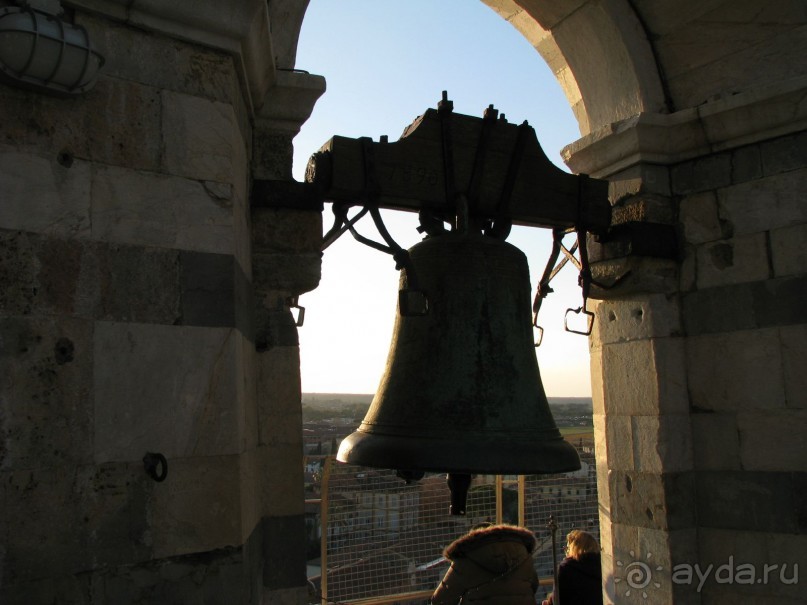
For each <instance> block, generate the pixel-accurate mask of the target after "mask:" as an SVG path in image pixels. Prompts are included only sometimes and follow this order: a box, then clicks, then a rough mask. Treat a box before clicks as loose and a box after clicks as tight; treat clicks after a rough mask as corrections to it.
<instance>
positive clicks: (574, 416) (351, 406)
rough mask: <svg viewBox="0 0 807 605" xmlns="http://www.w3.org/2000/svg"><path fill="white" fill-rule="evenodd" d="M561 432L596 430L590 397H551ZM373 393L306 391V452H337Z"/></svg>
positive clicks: (304, 439)
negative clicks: (594, 428)
mask: <svg viewBox="0 0 807 605" xmlns="http://www.w3.org/2000/svg"><path fill="white" fill-rule="evenodd" d="M547 399H548V401H549V407H550V409H551V410H552V416H553V417H554V418H555V424H557V426H558V428H560V429H561V432H564V433H566V432H574V433H580V432H586V429H591V430H593V426H594V424H593V419H592V402H591V397H548V398H547ZM372 400H373V395H370V394H354V393H303V396H302V404H303V443H304V446H305V453H306V454H307V455H329V454H335V453H336V449H337V448H338V447H339V443H340V442H341V440H342V439H344V438H345V437H347V436H348V435H349V434H350V433H352V432H353V431H354V430H356V429H357V428H358V426H359V424H361V421H362V419H363V418H364V415H365V414H366V412H367V408H369V407H370V403H371V402H372Z"/></svg>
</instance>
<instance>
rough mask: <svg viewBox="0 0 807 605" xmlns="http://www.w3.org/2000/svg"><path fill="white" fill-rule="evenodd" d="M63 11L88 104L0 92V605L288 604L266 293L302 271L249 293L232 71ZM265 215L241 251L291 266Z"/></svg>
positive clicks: (290, 516)
mask: <svg viewBox="0 0 807 605" xmlns="http://www.w3.org/2000/svg"><path fill="white" fill-rule="evenodd" d="M76 19H77V20H78V21H79V22H80V23H81V24H82V25H83V26H84V27H86V28H87V30H88V31H89V33H90V36H91V38H92V39H93V42H94V44H95V46H96V47H97V48H98V50H99V51H100V52H101V53H102V54H103V55H104V56H105V57H106V64H105V67H104V71H103V73H102V76H101V77H100V78H99V80H98V82H97V84H96V85H95V87H94V88H93V89H92V90H91V91H89V92H88V93H86V94H84V95H82V96H78V97H75V98H57V97H52V96H48V95H45V94H39V93H34V92H29V91H25V90H21V89H17V88H12V87H9V86H0V109H1V110H2V113H3V115H5V116H14V119H7V120H4V121H3V124H2V126H0V182H2V190H3V199H2V203H0V278H1V279H2V284H3V287H2V289H0V376H2V377H3V379H2V383H0V504H2V510H3V514H2V515H0V602H2V603H4V604H6V603H8V604H9V605H11V604H15V603H25V604H30V605H35V604H37V603H52V602H57V601H58V602H70V603H116V604H125V603H135V602H136V603H169V602H183V603H191V602H205V603H261V602H263V603H270V602H283V603H297V602H300V600H301V599H304V597H305V592H306V588H305V576H304V573H305V571H304V570H305V567H304V558H303V555H304V552H303V545H302V536H303V510H302V507H303V498H302V465H301V464H300V451H301V430H300V417H299V415H300V406H299V401H300V394H299V388H300V387H299V353H298V349H297V341H296V327H295V326H294V323H293V321H292V319H291V314H290V312H289V309H288V304H287V302H286V301H287V299H288V297H289V296H293V295H294V294H297V293H299V292H302V291H306V290H308V289H311V288H313V287H314V286H316V283H317V281H318V264H316V266H314V265H311V267H312V268H311V269H310V271H309V279H308V281H306V280H302V279H296V278H292V279H288V277H289V275H294V272H293V270H290V269H287V270H286V271H285V274H284V275H285V276H286V277H285V281H283V280H282V279H280V278H279V277H278V276H277V275H275V272H273V271H272V270H271V268H270V269H267V268H266V266H265V264H264V263H258V265H259V268H260V269H261V271H262V277H261V280H260V284H259V285H260V287H259V288H256V286H255V284H253V259H252V240H253V227H252V222H253V221H252V217H251V210H250V203H249V187H250V178H251V170H252V167H251V161H252V160H251V158H252V155H253V154H252V145H253V125H252V123H251V118H250V117H249V113H250V109H249V107H248V100H247V99H246V98H245V91H244V89H243V82H242V81H241V80H240V73H239V69H240V67H239V65H238V61H237V59H236V58H235V57H233V56H232V55H231V54H228V53H225V52H221V51H216V50H212V49H210V48H206V47H204V46H199V45H195V44H192V43H189V42H183V41H181V40H179V39H178V38H174V37H170V36H164V35H160V34H159V33H154V32H149V31H145V30H144V29H142V28H138V27H132V26H129V25H126V24H123V23H119V22H116V21H107V20H105V19H103V18H101V17H96V16H92V15H91V14H89V13H77V14H76ZM278 140H280V141H282V142H283V145H282V150H283V151H282V153H281V154H280V156H279V157H275V158H274V160H275V161H276V162H277V163H278V164H281V163H285V165H286V166H287V167H288V168H287V169H290V165H291V157H290V155H289V153H288V151H289V150H290V149H291V145H290V141H291V138H290V136H289V135H288V133H286V134H284V135H282V136H280V135H279V137H278ZM276 214H278V215H279V216H281V215H282V214H283V212H282V211H277V212H276ZM279 216H275V217H274V219H276V222H277V224H279V225H280V226H277V225H275V226H274V229H275V232H274V235H273V237H269V238H263V239H262V240H260V246H259V247H260V248H261V250H262V251H263V253H264V254H266V255H270V256H271V255H273V258H274V261H275V264H276V265H277V266H283V267H287V266H290V267H294V266H296V264H295V263H296V261H295V259H296V258H297V257H298V256H300V257H301V258H302V257H304V258H305V261H304V262H307V263H309V264H311V263H312V262H313V261H312V259H313V258H314V255H313V254H312V253H310V251H309V253H308V254H303V253H302V252H301V251H302V250H303V249H304V248H306V246H308V247H310V246H311V245H313V244H312V242H313V241H314V240H315V238H314V236H313V235H310V236H309V237H308V239H306V240H303V242H302V244H300V243H299V242H298V243H296V244H295V245H294V246H292V247H289V245H288V241H291V240H295V239H296V238H297V236H298V235H299V233H300V227H299V226H295V227H294V228H293V229H291V228H284V227H283V226H282V225H283V223H282V221H281V220H280V218H279ZM287 222H288V221H287ZM292 222H294V223H295V225H297V223H299V222H300V221H292ZM304 222H305V221H304ZM304 229H308V230H310V231H311V232H312V233H315V232H316V233H318V234H321V216H320V214H319V213H313V218H310V217H309V218H307V222H305V226H304ZM318 229H319V230H320V231H317V230H318ZM264 231H266V229H264ZM284 238H285V240H284ZM316 243H317V245H318V240H317V242H316ZM315 256H316V263H318V262H319V256H318V255H315ZM301 262H303V261H301ZM312 280H313V281H312ZM304 281H305V283H302V282H304ZM267 291H271V292H273V293H274V296H270V295H267V294H266V292H267ZM256 333H260V334H261V338H260V342H256ZM256 349H258V351H259V352H257V351H256ZM147 452H156V453H160V454H162V455H163V456H164V457H165V459H166V460H167V476H166V478H165V480H164V481H162V482H157V481H155V480H153V479H152V478H151V477H150V476H149V475H148V474H147V473H146V471H145V469H144V463H143V461H142V459H143V456H144V455H145V454H146V453H147ZM280 545H283V548H281V547H280Z"/></svg>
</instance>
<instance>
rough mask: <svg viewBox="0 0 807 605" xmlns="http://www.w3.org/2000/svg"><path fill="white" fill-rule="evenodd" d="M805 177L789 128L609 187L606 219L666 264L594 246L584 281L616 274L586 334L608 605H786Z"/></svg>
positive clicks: (796, 467) (797, 420)
mask: <svg viewBox="0 0 807 605" xmlns="http://www.w3.org/2000/svg"><path fill="white" fill-rule="evenodd" d="M805 167H807V136H805V133H804V132H797V133H793V134H789V135H786V136H779V137H774V138H770V139H763V140H761V141H759V142H757V143H754V144H751V145H744V146H738V147H736V148H733V149H731V150H726V151H722V152H718V153H714V154H710V155H706V156H696V157H693V158H692V159H689V160H686V161H683V162H677V163H672V164H671V165H669V166H667V167H661V166H659V165H646V166H639V167H635V168H632V169H629V170H626V171H622V172H618V173H616V174H614V175H612V177H611V178H612V179H613V180H612V186H611V194H612V198H613V199H614V202H615V212H614V222H615V223H616V224H619V223H620V222H621V221H628V222H629V221H638V222H640V223H641V222H644V223H654V224H656V225H658V224H662V225H669V226H673V227H675V229H676V230H677V233H678V238H677V239H678V246H677V247H678V249H677V251H676V254H675V256H674V257H670V258H667V259H661V258H636V257H632V256H631V254H630V253H628V254H627V256H621V257H612V258H606V257H607V256H608V253H609V250H610V252H612V253H613V252H614V251H622V252H624V251H625V250H630V247H626V246H625V245H624V242H623V243H622V244H621V245H616V244H615V243H605V244H603V245H602V246H601V247H600V248H597V247H596V246H595V251H598V253H599V254H600V257H599V259H598V260H599V262H598V263H595V274H599V276H600V277H601V278H606V279H607V278H612V277H613V276H615V275H617V274H619V273H620V272H624V271H627V270H631V274H629V275H628V276H627V277H626V278H625V280H624V282H622V284H621V285H620V286H618V287H616V288H614V289H613V290H612V291H600V292H599V294H598V295H599V296H600V297H601V298H603V299H604V300H601V301H599V302H598V304H596V315H597V321H596V323H595V326H596V328H595V332H594V334H593V336H592V356H591V361H592V380H593V382H594V386H595V388H594V406H595V407H594V411H595V417H594V418H595V431H596V437H597V455H598V458H599V460H598V461H599V462H600V464H598V473H599V474H600V476H599V490H600V505H601V516H602V518H601V525H602V532H603V544H604V546H605V552H604V560H605V564H604V570H605V571H606V594H607V596H608V597H609V598H610V599H611V600H612V602H615V603H622V602H634V601H635V602H644V603H648V602H656V603H669V602H675V603H737V602H755V603H768V602H771V603H773V602H788V603H790V602H793V603H797V602H799V603H800V602H802V600H801V599H803V589H800V587H799V585H798V583H797V582H794V580H795V579H798V571H797V569H796V568H795V567H794V566H798V567H799V568H800V569H801V570H803V569H805V566H807V558H805V555H804V553H805V547H807V538H805V508H804V504H803V502H802V500H803V499H804V494H805V485H807V484H805V481H807V473H805V471H807V450H805V445H804V440H803V432H804V430H805V429H807V426H805V421H806V420H807V415H806V414H807V395H805V391H804V388H801V387H804V376H803V375H804V372H803V368H804V367H805V351H807V345H805V343H804V334H805V331H804V330H805V323H807V313H805V311H804V304H803V301H804V300H807V281H805V270H806V269H807V263H805V256H804V251H803V247H804V243H805V242H807V232H806V231H805V222H807V220H806V219H807V210H806V209H807V205H805V203H804V200H803V195H802V194H801V193H800V192H801V191H802V190H803V189H804V186H805V183H807V171H805ZM696 564H697V565H698V566H699V570H700V572H701V573H706V570H709V569H710V568H709V566H710V565H711V566H712V567H711V570H710V575H709V576H708V577H707V578H706V579H704V580H702V581H701V579H700V578H699V577H698V576H697V572H696V571H694V570H693V569H692V568H693V566H694V565H696ZM740 565H744V566H745V567H743V568H739V566H740ZM766 565H767V566H768V569H769V572H768V575H767V576H765V573H766V572H765V566H766ZM785 565H786V566H787V567H784V566H785ZM687 566H689V567H687ZM721 566H722V568H723V571H722V572H721V574H720V575H718V576H716V575H715V573H716V570H717V569H718V568H720V567H721ZM738 569H741V570H743V571H742V572H741V573H740V574H739V575H736V573H737V571H738ZM631 570H633V572H634V573H638V572H637V570H640V571H642V572H645V573H646V574H647V575H646V578H647V583H646V584H644V581H642V582H638V581H637V580H636V579H637V578H638V576H633V583H631V581H630V580H631V576H630V573H631ZM729 570H731V572H729ZM687 572H689V573H690V574H694V575H691V576H690V578H691V580H690V581H689V582H688V581H687V575H686V574H687ZM730 573H731V575H730ZM743 574H745V575H743ZM752 574H756V575H753V576H752ZM794 574H796V575H795V576H794ZM641 584H644V585H643V586H640V585H641ZM637 586H640V587H639V588H638V589H637Z"/></svg>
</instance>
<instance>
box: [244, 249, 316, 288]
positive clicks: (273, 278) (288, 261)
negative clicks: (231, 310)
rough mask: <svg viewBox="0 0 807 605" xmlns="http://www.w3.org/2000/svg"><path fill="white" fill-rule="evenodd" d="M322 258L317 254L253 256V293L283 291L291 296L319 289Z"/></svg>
mask: <svg viewBox="0 0 807 605" xmlns="http://www.w3.org/2000/svg"><path fill="white" fill-rule="evenodd" d="M321 276H322V258H321V256H320V254H319V253H316V254H294V255H290V254H284V253H277V254H275V253H269V254H267V253H260V252H255V253H254V254H253V255H252V283H253V284H254V286H255V291H256V292H258V293H260V292H270V291H273V290H282V291H285V292H288V293H289V294H290V295H296V294H303V293H305V292H310V291H311V290H313V289H314V288H316V287H317V286H318V285H319V280H320V278H321Z"/></svg>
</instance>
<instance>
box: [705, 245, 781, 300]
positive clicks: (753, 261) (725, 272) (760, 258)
mask: <svg viewBox="0 0 807 605" xmlns="http://www.w3.org/2000/svg"><path fill="white" fill-rule="evenodd" d="M697 263H698V266H697V271H698V281H697V285H698V288H701V289H703V288H710V287H714V286H724V285H729V284H739V283H746V282H755V281H760V280H763V279H766V278H768V277H769V273H770V264H769V260H768V242H767V238H766V237H765V234H764V233H755V234H753V235H743V236H739V237H735V238H733V239H730V240H724V241H719V242H712V243H708V244H704V245H702V246H699V247H698V249H697Z"/></svg>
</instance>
